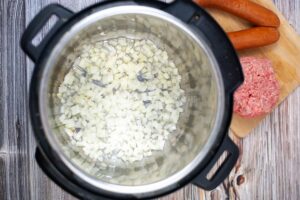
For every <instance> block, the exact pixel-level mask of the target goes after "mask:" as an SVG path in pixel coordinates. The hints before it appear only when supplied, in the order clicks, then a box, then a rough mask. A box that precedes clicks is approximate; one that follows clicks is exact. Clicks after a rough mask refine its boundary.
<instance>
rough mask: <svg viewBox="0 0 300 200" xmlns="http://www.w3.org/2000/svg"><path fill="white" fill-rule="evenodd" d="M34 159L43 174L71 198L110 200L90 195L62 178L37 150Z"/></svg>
mask: <svg viewBox="0 0 300 200" xmlns="http://www.w3.org/2000/svg"><path fill="white" fill-rule="evenodd" d="M35 159H36V161H37V163H38V165H39V167H40V168H41V169H42V170H43V172H44V173H45V174H46V175H47V176H48V177H49V178H51V180H52V181H54V182H55V183H56V184H57V185H59V186H60V187H61V188H63V189H64V190H66V191H67V192H69V193H70V194H72V195H73V196H75V197H77V198H79V199H89V200H97V199H101V200H111V199H108V198H106V197H102V196H99V195H96V194H94V193H91V192H89V191H87V190H85V189H83V188H82V187H79V186H77V185H75V184H74V183H73V182H71V181H70V180H69V179H67V178H66V177H64V176H63V175H62V174H61V173H60V172H59V171H58V170H57V169H56V168H55V167H54V166H53V164H52V163H51V162H50V161H49V160H48V159H47V158H46V157H45V156H44V155H43V154H42V152H41V151H40V150H39V149H36V151H35Z"/></svg>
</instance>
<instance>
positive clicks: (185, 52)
mask: <svg viewBox="0 0 300 200" xmlns="http://www.w3.org/2000/svg"><path fill="white" fill-rule="evenodd" d="M166 30H168V31H166ZM101 32H103V33H105V36H102V35H100V33H101ZM118 37H128V38H134V39H142V38H148V39H151V40H152V41H154V42H155V43H156V44H157V45H159V46H160V48H162V49H166V50H167V52H168V53H169V55H170V57H172V59H174V62H175V64H176V66H178V67H179V72H180V74H181V76H182V78H183V80H182V85H181V87H182V88H183V89H184V90H185V92H186V95H187V103H186V105H185V109H184V113H182V114H181V116H180V119H179V122H178V124H177V130H176V133H174V134H172V135H170V137H169V141H168V144H167V145H166V147H165V149H164V151H163V152H159V153H157V155H155V156H151V157H149V158H146V159H145V160H143V162H137V163H135V164H134V165H133V166H127V165H123V166H122V165H119V166H115V165H114V164H113V163H108V165H107V166H105V165H103V163H101V162H99V163H97V162H96V163H95V162H94V161H91V160H90V159H89V158H88V156H87V155H84V154H83V153H82V151H81V150H80V149H77V148H74V147H72V145H70V143H69V141H68V137H67V136H66V133H64V132H63V131H61V130H60V129H59V127H60V126H59V124H57V123H56V121H57V120H56V116H58V115H59V110H60V109H59V108H60V105H59V104H58V101H57V97H56V93H57V90H58V87H59V85H60V83H61V82H62V79H63V78H64V74H65V73H66V72H67V71H68V70H70V67H71V66H72V62H73V61H74V58H76V57H77V56H80V55H75V54H74V53H73V52H72V50H73V49H74V48H75V47H78V46H80V45H82V44H83V43H94V42H96V41H98V40H105V39H110V38H118ZM46 69H47V70H45V71H44V74H43V76H44V79H43V82H42V84H41V87H40V91H41V94H42V95H41V98H42V99H41V101H40V107H41V108H42V109H43V110H44V112H43V116H42V119H43V123H44V125H45V127H47V131H46V133H47V137H48V138H49V140H50V141H52V146H53V147H55V148H56V150H57V151H59V152H61V156H62V157H64V160H65V161H66V162H68V163H69V165H72V167H73V168H74V170H76V173H79V174H82V177H83V178H85V179H86V180H87V181H93V183H95V184H96V185H99V186H101V188H103V187H104V186H105V187H107V189H110V190H111V189H113V188H115V190H116V191H119V190H120V189H122V186H131V187H130V190H132V191H136V188H134V187H132V186H139V190H138V191H143V190H144V189H145V190H146V189H147V190H153V189H154V188H155V187H153V186H154V185H157V188H159V187H163V185H162V184H163V183H164V184H165V185H169V183H168V182H173V181H177V179H179V178H181V177H183V176H185V175H186V174H187V173H189V171H190V170H191V169H193V167H194V166H196V165H197V164H198V163H199V162H200V161H201V160H202V158H203V156H204V155H205V154H206V152H205V151H207V150H208V149H209V145H210V143H209V142H208V140H209V139H211V140H212V139H213V138H214V137H215V136H214V131H216V130H218V127H217V126H218V124H220V123H218V118H220V116H221V115H222V107H221V105H222V95H221V94H222V93H223V92H222V88H223V87H222V86H221V85H220V81H219V79H220V77H218V76H219V75H218V71H217V69H218V66H216V62H215V61H214V60H213V55H212V54H211V53H210V51H209V48H207V46H206V44H205V43H204V42H203V41H202V40H201V38H199V37H198V36H196V34H194V33H193V32H192V31H190V30H189V29H187V27H186V26H185V25H184V24H183V23H182V22H180V21H179V20H177V19H176V18H174V17H173V16H171V15H169V14H167V13H165V12H162V11H159V10H156V9H153V8H147V7H137V6H122V7H113V8H110V9H106V10H104V11H101V12H98V13H95V14H92V15H90V16H88V17H86V18H85V19H83V20H81V21H80V22H78V23H77V24H76V25H75V26H74V27H73V28H72V29H71V30H70V31H69V32H68V33H67V34H65V36H64V37H63V38H62V39H61V41H60V42H59V43H58V45H57V46H56V47H55V48H54V50H53V53H52V54H51V56H50V58H49V62H48V63H47V64H46ZM49 97H50V98H49ZM205 145H206V146H205ZM179 160H180V162H178V161H179ZM86 174H88V175H89V176H87V175H86ZM160 181H161V183H160ZM110 184H113V185H110ZM115 184H118V186H117V185H115ZM149 184H152V185H151V187H148V186H147V185H149ZM124 189H125V188H124ZM124 191H128V189H125V190H124Z"/></svg>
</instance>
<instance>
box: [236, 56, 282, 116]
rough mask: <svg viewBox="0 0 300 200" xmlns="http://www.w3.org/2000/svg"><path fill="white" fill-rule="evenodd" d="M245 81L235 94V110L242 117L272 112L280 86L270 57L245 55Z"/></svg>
mask: <svg viewBox="0 0 300 200" xmlns="http://www.w3.org/2000/svg"><path fill="white" fill-rule="evenodd" d="M240 61H241V64H242V68H243V72H244V76H245V81H244V83H243V84H242V85H241V87H239V88H238V89H237V91H236V92H235V94H234V112H235V113H237V114H239V115H240V116H242V117H256V116H260V115H263V114H266V113H269V112H271V110H272V108H273V107H274V106H275V105H276V103H277V101H278V98H279V92H280V87H279V83H278V80H277V79H276V76H275V73H274V70H273V67H272V63H271V61H270V60H268V59H262V58H255V57H243V58H241V60H240Z"/></svg>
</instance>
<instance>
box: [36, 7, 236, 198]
mask: <svg viewBox="0 0 300 200" xmlns="http://www.w3.org/2000/svg"><path fill="white" fill-rule="evenodd" d="M92 12H93V13H91V14H90V13H88V15H86V16H85V17H84V18H82V19H80V21H77V22H75V24H72V25H71V28H70V29H69V30H67V29H66V28H62V29H61V30H60V31H61V33H62V32H63V35H62V36H61V37H60V38H59V40H58V41H56V42H55V44H53V41H54V40H52V41H50V42H49V43H52V45H53V48H52V49H51V50H49V49H47V48H46V49H47V52H46V54H44V55H43V56H42V57H43V58H41V59H40V60H39V62H38V63H43V62H44V64H45V65H44V66H43V67H41V66H39V67H38V68H39V70H41V71H40V73H39V74H40V77H38V79H39V81H40V84H38V85H36V86H35V87H37V88H36V89H37V92H38V97H37V98H38V99H37V100H38V107H39V108H38V109H39V114H40V116H39V117H40V120H41V125H42V127H43V132H44V136H45V138H44V141H43V142H47V143H48V144H49V145H48V147H49V149H48V148H43V145H40V147H41V149H42V150H43V152H45V154H46V155H50V156H49V158H50V160H52V161H53V160H55V161H56V162H57V161H59V162H60V165H59V166H57V167H58V168H59V169H62V168H65V167H67V168H68V169H69V170H70V171H71V172H72V174H73V176H74V177H73V178H74V179H76V180H77V181H78V182H81V183H82V182H84V183H87V185H89V186H93V187H94V188H97V189H101V190H104V191H107V192H113V193H117V194H128V195H129V194H130V195H136V196H148V195H149V194H152V193H156V192H157V191H165V190H172V189H173V188H175V187H176V188H177V187H179V185H178V184H177V183H178V182H182V181H183V180H184V179H185V180H187V177H190V176H191V174H195V171H199V170H196V169H198V168H199V166H200V165H201V164H203V161H204V160H205V158H206V157H207V156H208V155H209V154H210V153H211V151H212V150H213V149H214V148H216V146H217V145H218V143H219V141H220V140H221V138H223V136H224V133H223V129H226V128H227V125H226V124H225V127H224V123H226V120H225V119H224V118H226V117H227V118H228V117H229V118H230V115H228V114H225V109H227V108H225V105H227V104H228V103H229V104H230V103H231V104H232V102H228V99H227V98H225V90H224V84H223V78H222V75H221V72H220V70H219V65H218V63H217V61H216V59H215V57H214V55H213V53H212V51H211V50H210V48H209V46H208V45H207V43H206V42H205V40H204V39H203V38H201V37H200V36H199V34H197V33H195V32H194V31H193V30H192V29H191V28H190V27H189V26H188V25H187V24H185V23H184V22H182V21H180V20H179V19H177V18H176V17H174V16H172V15H170V14H168V13H166V12H164V11H161V10H158V9H156V8H150V7H146V6H140V5H121V6H113V7H109V8H105V9H104V10H101V12H100V11H99V10H98V11H97V10H96V11H95V10H93V11H92ZM84 13H85V14H86V11H81V12H80V13H78V14H76V15H75V16H74V17H73V18H77V17H78V16H80V15H82V14H84ZM130 13H135V14H146V15H151V16H154V17H159V18H161V19H162V20H166V21H168V22H170V23H172V24H173V25H175V26H177V27H178V28H180V29H182V30H183V31H184V32H186V34H188V35H189V36H191V37H192V38H193V39H194V41H195V42H197V44H198V45H200V46H201V47H202V48H203V50H204V51H205V53H206V54H207V55H208V57H209V60H210V62H212V65H213V66H215V67H214V69H213V72H214V75H215V80H216V81H217V87H218V88H217V89H218V108H217V114H216V118H215V123H214V127H213V129H212V133H211V135H210V136H209V138H208V140H207V142H206V144H205V145H204V147H203V148H202V150H201V151H200V152H199V154H198V155H197V156H196V157H195V158H194V159H193V160H192V161H191V162H190V163H189V164H188V165H187V166H185V167H184V168H183V169H181V170H180V171H178V172H176V173H175V174H173V175H171V176H169V177H168V178H166V179H163V180H161V181H158V182H155V183H151V184H147V185H141V186H123V185H122V186H121V185H116V184H112V183H107V182H104V181H102V180H99V179H96V178H94V177H92V176H90V175H88V174H87V173H85V172H83V171H82V170H81V169H80V168H79V167H77V166H75V165H74V164H73V163H71V161H69V159H68V158H67V156H66V155H65V154H64V152H63V150H62V148H61V147H60V146H59V145H58V143H57V142H56V139H55V137H54V135H53V133H52V132H51V129H50V126H49V123H48V118H47V115H46V113H49V112H48V110H47V106H46V102H47V94H46V91H47V90H46V88H47V83H48V80H49V70H50V69H51V67H52V66H53V61H54V60H55V59H53V58H55V56H56V55H57V54H58V53H59V52H60V50H61V49H62V48H63V46H64V45H65V44H67V43H68V41H69V39H70V38H72V37H73V36H74V35H75V34H76V33H77V32H78V31H79V30H81V29H82V28H84V27H86V26H88V25H90V24H92V23H94V22H96V21H98V20H101V19H104V18H105V17H110V16H113V15H115V14H130ZM73 21H74V20H73ZM67 23H68V22H67ZM48 46H49V44H48ZM44 53H45V52H44ZM47 53H48V54H47ZM42 61H43V62H42ZM229 107H231V106H229ZM36 134H38V133H36ZM52 156H53V157H52ZM53 158H54V159H53ZM62 163H63V165H62ZM189 179H191V177H190V178H189ZM186 182H187V181H186ZM172 185H173V186H172Z"/></svg>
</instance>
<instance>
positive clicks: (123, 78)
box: [57, 38, 186, 163]
mask: <svg viewBox="0 0 300 200" xmlns="http://www.w3.org/2000/svg"><path fill="white" fill-rule="evenodd" d="M180 81H181V76H180V75H179V73H178V69H177V67H176V66H175V64H174V63H173V62H172V61H171V60H170V59H169V57H168V54H167V52H166V51H163V50H161V49H159V48H158V47H157V46H156V45H155V44H154V43H153V42H152V41H150V40H133V39H127V38H117V39H111V40H107V41H100V42H97V43H95V44H89V45H84V46H83V47H82V48H81V52H80V57H78V58H77V59H76V60H75V61H74V64H73V66H72V68H71V70H70V71H69V72H68V73H67V74H66V76H65V78H64V81H63V82H62V83H61V85H60V87H59V91H58V94H57V96H58V98H59V100H60V102H61V108H60V109H61V115H60V116H59V122H60V123H61V124H62V126H63V129H64V130H65V132H66V133H67V134H68V136H69V137H70V140H71V143H72V145H75V146H77V147H79V148H81V149H82V150H83V152H84V153H85V154H86V155H88V156H89V157H90V158H92V159H95V160H99V161H103V160H107V159H121V160H123V161H124V162H129V163H132V162H134V161H139V160H141V159H143V158H145V157H147V156H151V155H152V154H153V152H154V151H161V150H163V148H164V145H165V141H166V140H167V138H168V135H169V134H171V133H172V132H174V131H175V130H176V124H177V121H178V119H179V114H180V113H181V112H183V105H184V103H185V102H186V98H185V96H184V90H182V89H181V88H180Z"/></svg>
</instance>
